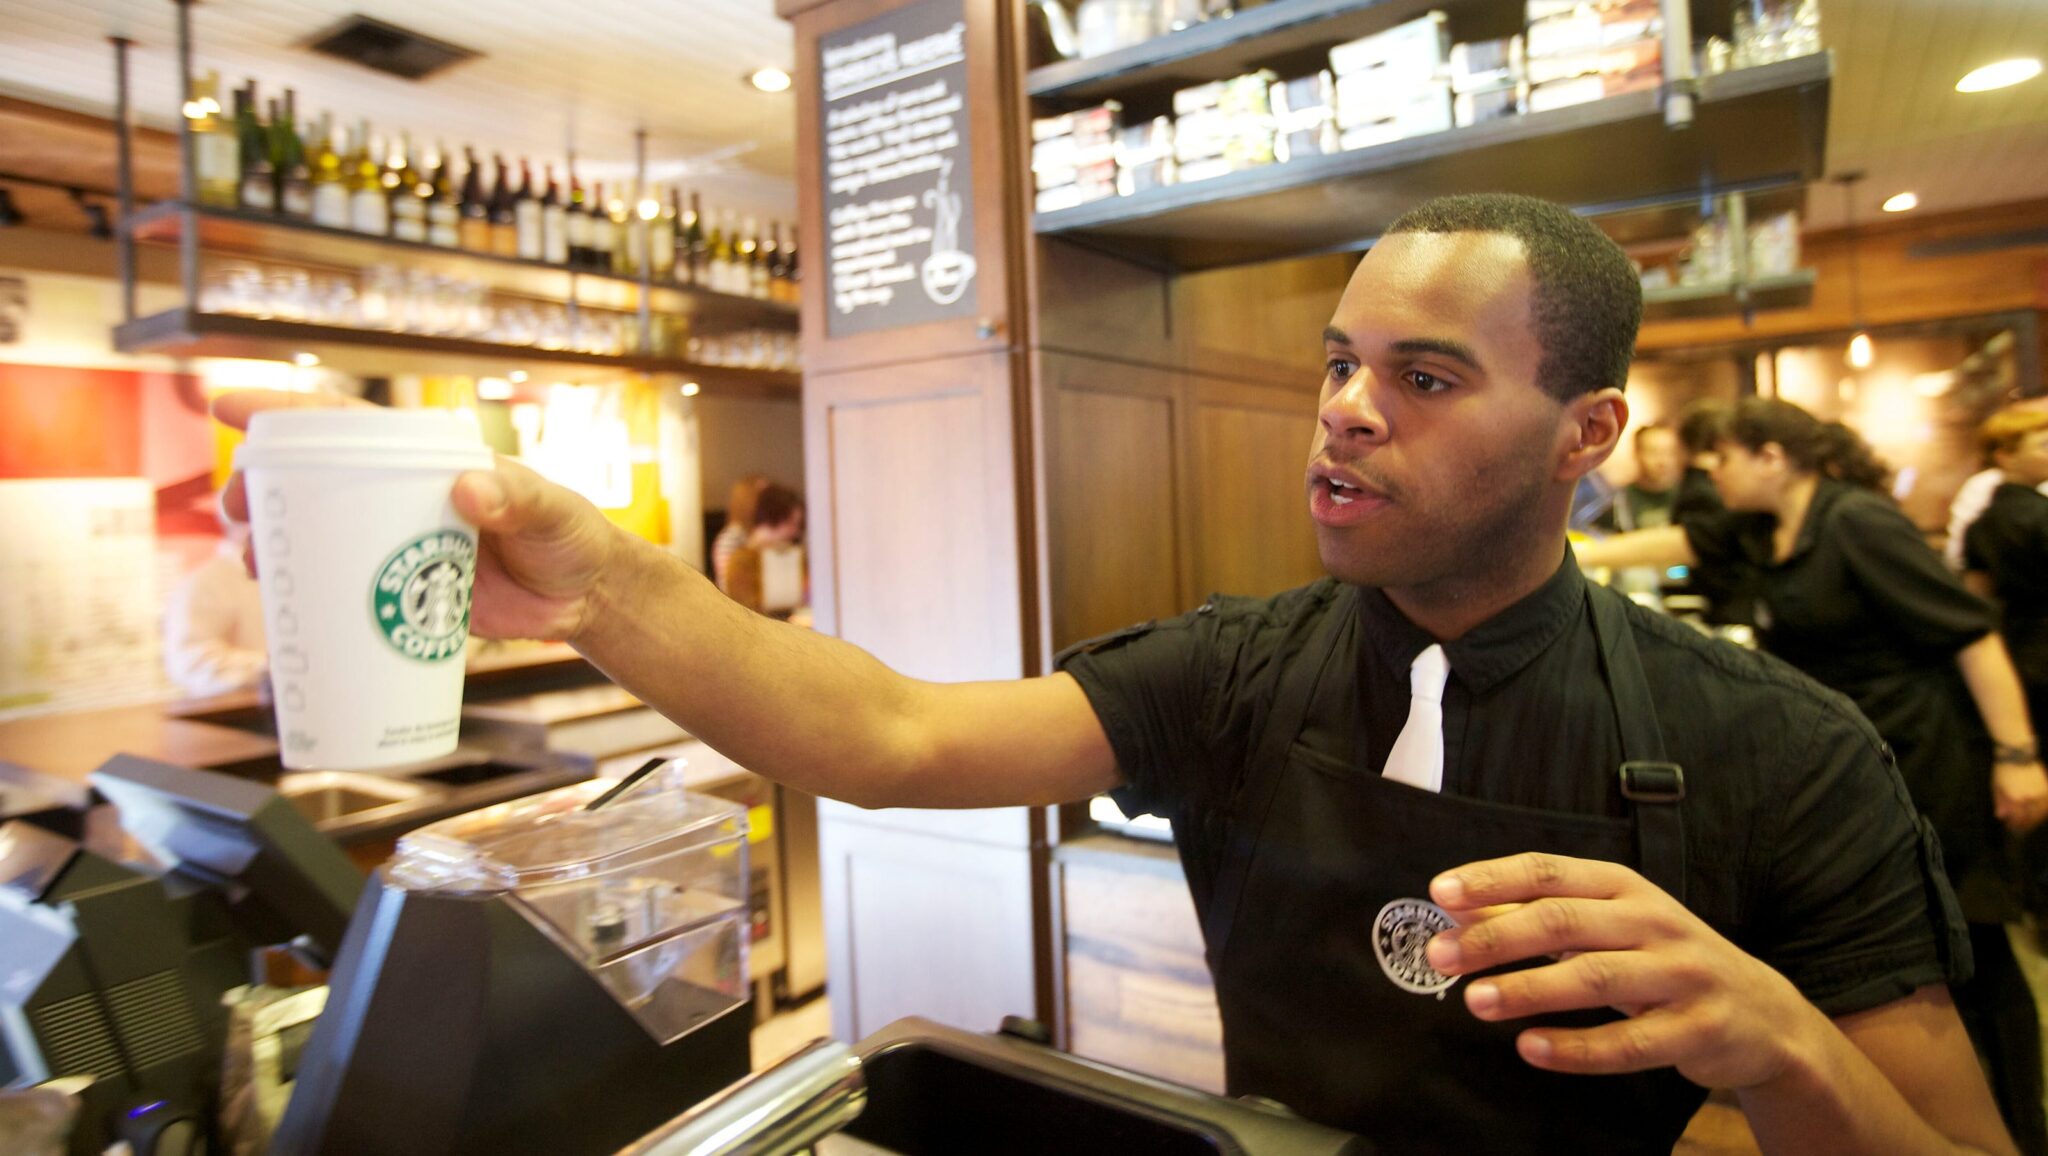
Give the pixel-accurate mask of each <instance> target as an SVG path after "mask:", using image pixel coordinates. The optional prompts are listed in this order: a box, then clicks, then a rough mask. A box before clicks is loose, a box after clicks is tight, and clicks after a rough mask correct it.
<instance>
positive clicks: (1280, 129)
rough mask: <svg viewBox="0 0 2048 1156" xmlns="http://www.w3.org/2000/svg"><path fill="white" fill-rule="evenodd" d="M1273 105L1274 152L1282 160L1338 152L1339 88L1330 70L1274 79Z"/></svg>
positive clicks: (1283, 161)
mask: <svg viewBox="0 0 2048 1156" xmlns="http://www.w3.org/2000/svg"><path fill="white" fill-rule="evenodd" d="M1272 104H1273V123H1274V129H1275V132H1274V148H1273V151H1274V154H1275V156H1276V157H1277V159H1278V160H1280V161H1281V162H1282V163H1285V162H1287V161H1289V160H1292V159H1293V158H1295V157H1304V156H1318V155H1321V154H1323V153H1333V152H1336V151H1337V149H1338V139H1337V137H1338V134H1337V87H1336V82H1335V81H1334V80H1332V79H1331V77H1330V74H1329V72H1327V71H1319V72H1315V73H1311V74H1310V75H1308V76H1299V77H1296V78H1295V79H1293V80H1282V81H1277V82H1275V83H1274V85H1273V93H1272Z"/></svg>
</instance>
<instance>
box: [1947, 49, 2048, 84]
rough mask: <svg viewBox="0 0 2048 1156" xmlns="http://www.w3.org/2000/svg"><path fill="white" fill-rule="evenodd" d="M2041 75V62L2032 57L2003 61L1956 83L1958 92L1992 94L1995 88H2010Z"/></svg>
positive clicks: (1977, 70) (1976, 70)
mask: <svg viewBox="0 0 2048 1156" xmlns="http://www.w3.org/2000/svg"><path fill="white" fill-rule="evenodd" d="M2039 75H2041V62H2040V61H2039V60H2036V59H2034V58H2033V57H2031V56H2022V57H2019V58H2017V59H2014V60H2001V61H1999V62H1998V63H1996V64H1987V65H1985V66H1984V67H1982V68H1979V69H1975V70H1973V71H1971V72H1970V74H1969V75H1967V76H1965V77H1963V78H1962V79H1961V80H1958V81H1956V91H1957V92H1990V91H1991V90H1992V89H1994V88H2010V87H2012V86H2013V85H2015V84H2021V83H2024V82H2026V81H2029V80H2032V79H2034V78H2035V77H2037V76H2039Z"/></svg>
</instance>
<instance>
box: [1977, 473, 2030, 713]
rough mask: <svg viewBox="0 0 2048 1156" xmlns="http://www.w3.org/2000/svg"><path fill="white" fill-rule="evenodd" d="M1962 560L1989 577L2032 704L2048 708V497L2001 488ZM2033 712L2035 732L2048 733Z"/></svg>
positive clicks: (2010, 486)
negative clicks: (2002, 608) (2040, 703)
mask: <svg viewBox="0 0 2048 1156" xmlns="http://www.w3.org/2000/svg"><path fill="white" fill-rule="evenodd" d="M1963 558H1964V561H1965V564H1966V565H1967V566H1968V567H1969V568H1970V569H1972V570H1981V571H1984V572H1985V573H1987V574H1989V575H1991V581H1992V583H1993V584H1994V585H1995V586H1996V587H1997V588H1998V601H1999V602H2000V603H2001V604H2002V605H2003V607H2004V611H2005V642H2006V645H2007V646H2008V647H2010V648H2011V649H2012V655H2013V664H2014V665H2015V666H2018V667H2019V668H2020V677H2021V678H2023V679H2024V680H2025V681H2026V683H2027V693H2028V696H2029V699H2030V701H2033V702H2042V703H2048V494H2043V493H2041V492H2040V491H2038V490H2035V489H2033V488H2031V487H2028V486H2021V485H2015V484H2013V483H2011V482H2007V483H2006V484H2004V485H2002V486H2000V487H1998V489H1997V490H1995V491H1993V492H1992V495H1991V504H1990V505H1989V506H1987V507H1985V509H1984V513H1983V514H1982V515H1981V516H1980V517H1979V518H1978V519H1977V520H1976V521H1975V522H1972V523H1970V529H1969V531H1968V532H1967V533H1966V534H1965V535H1964V536H1963ZM2035 710H2036V712H2037V713H2036V717H2035V719H2034V726H2035V728H2036V729H2048V718H2044V717H2041V715H2040V714H2039V712H2040V710H2041V708H2040V707H2036V708H2035Z"/></svg>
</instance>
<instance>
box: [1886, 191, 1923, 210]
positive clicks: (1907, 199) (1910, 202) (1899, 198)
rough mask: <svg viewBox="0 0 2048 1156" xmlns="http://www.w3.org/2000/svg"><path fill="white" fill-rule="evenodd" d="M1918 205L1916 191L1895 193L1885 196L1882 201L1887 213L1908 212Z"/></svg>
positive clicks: (1918, 197)
mask: <svg viewBox="0 0 2048 1156" xmlns="http://www.w3.org/2000/svg"><path fill="white" fill-rule="evenodd" d="M1919 207H1920V195H1919V194H1918V193H1896V194H1893V195H1892V196H1890V197H1887V198H1886V199H1885V202H1884V211H1885V212H1887V213H1910V212H1912V211H1913V210H1914V209H1917V208H1919Z"/></svg>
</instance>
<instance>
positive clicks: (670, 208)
mask: <svg viewBox="0 0 2048 1156" xmlns="http://www.w3.org/2000/svg"><path fill="white" fill-rule="evenodd" d="M654 204H655V210H654V219H653V220H652V221H649V222H648V223H647V260H648V274H649V275H650V276H652V277H653V278H654V279H655V280H656V281H673V280H674V279H675V275H676V222H677V220H678V219H679V218H680V217H681V216H682V214H681V213H680V212H679V211H678V210H677V208H676V191H675V190H674V189H670V190H669V192H668V197H667V199H665V200H664V199H663V198H662V197H661V196H659V195H658V194H657V195H656V197H655V198H654Z"/></svg>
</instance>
